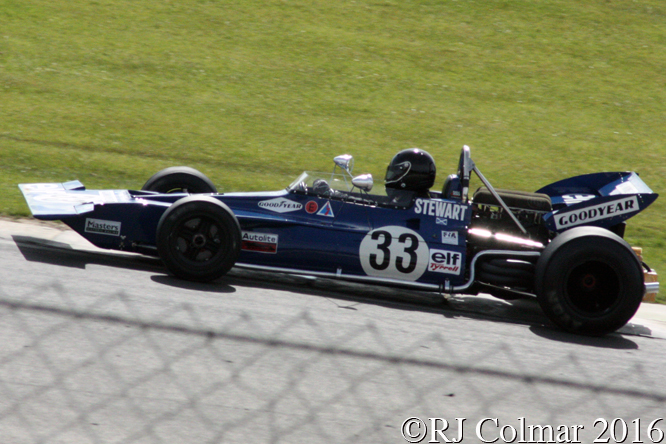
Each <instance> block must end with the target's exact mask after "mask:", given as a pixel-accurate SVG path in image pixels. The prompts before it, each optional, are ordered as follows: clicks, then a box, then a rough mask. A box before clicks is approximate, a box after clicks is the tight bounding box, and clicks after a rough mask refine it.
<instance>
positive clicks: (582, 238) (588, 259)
mask: <svg viewBox="0 0 666 444" xmlns="http://www.w3.org/2000/svg"><path fill="white" fill-rule="evenodd" d="M535 284H536V293H537V299H538V301H539V304H540V305H541V307H542V308H543V310H544V312H545V313H546V315H547V316H548V317H549V318H550V319H551V320H552V321H553V322H554V323H555V324H557V325H559V326H560V327H562V328H563V329H565V330H567V331H570V332H573V333H582V334H588V335H604V334H606V333H611V332H613V331H615V330H617V329H618V328H620V327H622V326H623V325H625V324H626V323H627V322H628V321H629V319H631V318H632V317H633V316H634V314H635V313H636V311H637V310H638V307H639V306H640V303H641V301H642V299H643V292H644V282H643V271H642V269H641V264H640V262H639V261H638V258H637V257H636V255H635V254H634V252H633V251H632V250H631V247H630V246H629V244H627V243H626V242H625V241H624V240H623V239H622V238H620V237H619V236H617V235H616V234H614V233H611V232H610V231H608V230H604V229H601V228H598V227H579V228H573V229H571V230H568V231H566V232H564V233H563V234H561V235H559V236H558V237H556V238H555V239H554V240H553V241H552V242H551V243H550V244H549V245H548V246H547V247H546V249H545V250H544V252H543V253H542V255H541V257H540V258H539V261H538V263H537V269H536V279H535Z"/></svg>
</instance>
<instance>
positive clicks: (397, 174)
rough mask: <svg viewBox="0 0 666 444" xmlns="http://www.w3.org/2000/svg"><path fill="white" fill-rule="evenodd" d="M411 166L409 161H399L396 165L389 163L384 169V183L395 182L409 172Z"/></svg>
mask: <svg viewBox="0 0 666 444" xmlns="http://www.w3.org/2000/svg"><path fill="white" fill-rule="evenodd" d="M411 168H412V164H411V163H410V162H401V163H398V164H396V165H391V166H390V167H389V168H388V170H387V171H386V181H385V182H386V183H393V182H397V181H399V180H400V179H402V178H403V177H405V175H406V174H407V173H408V172H409V170H410V169H411Z"/></svg>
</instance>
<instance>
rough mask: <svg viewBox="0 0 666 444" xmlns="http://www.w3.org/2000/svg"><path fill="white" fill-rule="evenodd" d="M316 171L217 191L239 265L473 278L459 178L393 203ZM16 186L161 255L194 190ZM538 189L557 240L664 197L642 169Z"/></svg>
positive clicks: (526, 250) (89, 229)
mask: <svg viewBox="0 0 666 444" xmlns="http://www.w3.org/2000/svg"><path fill="white" fill-rule="evenodd" d="M319 174H320V175H321V173H319ZM462 174H463V172H462V171H459V175H461V176H462ZM315 176H316V175H314V174H313V173H304V175H303V176H302V177H301V178H299V180H297V181H296V182H295V184H292V185H291V186H289V187H288V188H287V189H285V190H282V191H274V192H256V193H224V194H213V195H212V196H213V197H214V198H216V199H219V200H220V201H222V202H224V203H225V204H226V205H227V206H228V207H229V208H230V209H231V210H232V211H233V213H234V215H235V216H236V218H237V219H238V221H239V223H240V226H241V234H242V249H241V254H240V258H239V260H238V261H237V265H238V266H245V267H257V268H261V269H272V270H277V271H283V272H291V273H303V274H313V275H321V276H329V277H340V278H346V279H358V280H364V281H370V282H373V281H375V282H378V283H383V284H401V285H404V284H407V285H411V286H416V287H420V288H424V289H440V290H441V289H465V288H467V287H469V286H470V285H471V283H472V282H473V280H474V272H473V261H474V259H475V258H474V255H478V253H479V252H478V249H477V250H475V249H474V248H472V245H471V244H470V242H471V241H470V236H469V229H470V227H471V226H473V223H474V218H475V217H477V216H476V209H475V204H474V202H473V201H472V200H468V199H467V196H466V194H467V190H466V189H465V190H464V191H463V189H462V188H460V180H455V181H454V183H455V186H456V189H455V190H453V192H448V193H446V194H443V193H439V192H431V193H430V195H429V196H409V199H408V200H407V201H406V202H404V201H403V202H401V203H396V202H395V201H394V200H391V199H390V198H388V197H387V196H379V195H372V194H368V193H365V192H360V191H359V190H356V192H354V188H353V187H348V188H347V189H342V190H333V191H331V190H325V191H324V192H320V191H315V190H314V189H313V188H312V186H311V185H312V181H311V179H312V178H313V177H315ZM329 176H331V179H336V180H338V181H339V182H340V181H343V182H346V179H345V178H344V177H342V178H340V177H337V178H333V177H332V175H331V174H329ZM19 187H20V189H21V191H22V192H23V194H24V196H25V199H26V201H27V203H28V205H29V207H30V210H31V211H32V214H33V215H34V217H36V218H38V219H44V220H62V221H63V222H64V223H66V224H67V225H69V226H70V227H71V228H72V229H74V230H75V231H77V232H78V233H79V234H81V235H82V236H83V237H85V238H86V239H87V240H89V241H90V242H91V243H92V244H94V245H96V246H98V247H101V248H107V249H113V250H123V251H130V252H139V253H144V254H154V255H156V254H157V250H156V230H157V225H158V222H159V221H160V218H161V217H162V215H163V214H164V213H165V211H166V210H167V209H168V208H169V207H170V205H172V204H173V203H174V202H176V201H177V200H179V199H181V198H183V197H186V196H187V194H158V193H154V192H149V191H132V190H86V189H85V187H84V186H83V185H82V184H81V183H80V182H78V181H73V182H67V183H62V184H21V185H19ZM537 192H538V193H542V194H546V195H548V196H549V197H550V200H551V202H552V210H551V211H550V212H546V213H545V214H540V215H539V217H541V218H542V219H541V220H542V222H541V223H542V224H543V225H544V226H545V227H547V229H548V231H549V232H550V235H549V237H550V238H553V237H554V236H556V235H557V233H560V232H562V231H565V230H567V229H569V228H572V227H575V226H580V225H596V226H599V227H603V228H612V227H615V226H617V225H619V224H622V223H623V222H624V221H625V220H627V219H629V218H630V217H632V216H634V215H636V214H638V213H639V212H640V211H642V210H644V209H645V208H646V207H647V206H649V205H650V204H651V203H652V202H653V201H654V200H655V199H656V198H657V194H654V193H653V192H652V190H650V189H649V188H648V187H647V185H645V183H644V182H643V181H642V180H641V179H640V178H639V176H638V175H637V174H636V173H623V172H617V173H597V174H589V175H584V176H577V177H573V178H570V179H566V180H562V181H559V182H556V183H553V184H551V185H548V186H546V187H543V188H541V189H540V190H538V191H537ZM444 196H449V197H450V198H445V197H444ZM490 223H492V220H491V221H490ZM525 237H529V236H528V235H525ZM545 243H547V240H546V241H545V242H544V240H543V239H539V240H538V242H537V241H534V240H532V241H529V240H528V242H521V241H520V239H518V242H515V243H508V244H507V246H506V249H507V251H511V252H514V253H516V254H518V255H520V254H526V255H532V256H536V257H538V255H539V253H540V251H542V250H543V247H544V244H545Z"/></svg>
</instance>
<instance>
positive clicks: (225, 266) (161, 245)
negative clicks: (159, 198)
mask: <svg viewBox="0 0 666 444" xmlns="http://www.w3.org/2000/svg"><path fill="white" fill-rule="evenodd" d="M156 240H157V252H158V254H159V257H160V259H162V262H164V264H165V265H166V267H167V270H168V271H169V272H170V273H171V274H173V275H174V276H176V277H179V278H182V279H186V280H190V281H199V282H208V281H212V280H215V279H217V278H219V277H221V276H223V275H224V274H226V273H227V272H228V271H229V270H230V269H231V267H233V266H234V264H235V263H236V260H237V259H238V255H239V254H240V248H241V231H240V225H239V223H238V219H236V216H235V215H234V214H233V212H232V211H231V210H230V209H229V207H228V206H227V205H225V204H224V203H222V202H220V201H219V200H217V199H215V198H213V197H210V196H189V197H184V198H182V199H180V200H178V201H177V202H176V203H174V204H173V205H171V206H170V207H169V208H168V209H167V211H165V213H164V214H163V215H162V217H161V219H160V221H159V223H158V225H157V239H156Z"/></svg>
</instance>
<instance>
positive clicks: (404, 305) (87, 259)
mask: <svg viewBox="0 0 666 444" xmlns="http://www.w3.org/2000/svg"><path fill="white" fill-rule="evenodd" d="M12 238H13V239H14V242H15V243H16V245H17V247H18V248H19V250H20V252H21V254H22V255H23V257H24V258H25V259H26V260H27V261H30V262H41V263H46V264H51V265H58V266H63V267H73V268H79V269H85V268H86V266H87V265H89V264H94V265H102V266H108V267H115V268H126V269H133V270H139V271H146V272H150V273H159V274H156V275H153V276H151V280H152V281H153V282H155V283H157V284H160V285H166V286H171V287H175V288H181V289H188V290H194V291H201V292H207V293H234V292H235V291H236V287H248V288H262V289H266V290H282V291H291V292H296V293H299V294H306V295H311V296H315V297H322V298H326V299H327V300H329V301H330V302H331V303H333V304H335V305H336V306H337V307H338V308H340V309H345V310H352V311H353V310H356V308H354V305H360V304H371V305H376V306H381V307H385V308H389V309H394V310H404V311H420V312H424V313H432V314H434V315H440V316H444V317H447V318H468V319H477V320H491V321H494V322H503V323H509V324H516V325H526V326H529V327H530V331H532V332H533V333H534V334H535V335H537V336H540V337H542V338H545V339H549V340H552V341H558V342H565V343H571V344H576V345H583V346H590V347H601V348H612V349H620V350H626V349H637V348H638V345H637V344H636V343H635V342H633V341H631V340H629V339H628V338H627V337H626V336H632V335H634V336H636V335H639V336H649V335H650V331H649V329H647V328H646V327H642V326H628V327H624V328H623V329H622V330H621V332H620V333H614V334H611V335H607V336H604V337H586V336H579V335H573V334H569V333H566V332H564V331H561V330H559V329H557V328H556V327H554V326H553V324H552V323H551V322H550V321H549V320H548V319H547V317H546V316H545V315H544V314H543V312H542V311H541V308H540V307H539V305H538V303H537V302H536V300H535V299H517V300H512V301H504V300H500V299H496V298H493V297H490V296H475V295H447V296H445V297H444V296H442V295H440V294H437V293H431V292H425V291H418V290H412V289H403V288H393V287H382V286H368V285H366V284H359V283H354V282H347V281H339V280H333V279H326V278H313V277H307V276H292V275H286V274H279V273H270V272H261V271H250V270H244V269H240V268H238V267H236V268H233V269H232V270H231V271H230V272H229V273H228V274H227V275H226V276H225V277H223V278H221V279H218V280H217V281H215V282H212V283H199V282H189V281H184V280H181V279H177V278H174V277H172V276H169V275H167V274H166V270H165V269H164V266H163V265H162V263H161V261H160V260H159V259H158V258H154V257H150V256H142V255H138V254H131V253H129V254H128V253H114V252H95V251H85V250H78V249H74V248H72V246H71V245H69V244H66V243H62V242H54V241H50V240H45V239H40V238H34V237H29V236H12Z"/></svg>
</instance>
